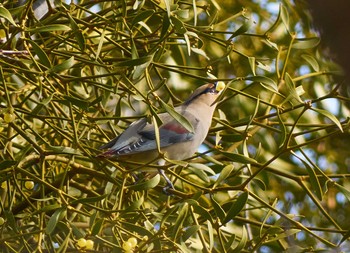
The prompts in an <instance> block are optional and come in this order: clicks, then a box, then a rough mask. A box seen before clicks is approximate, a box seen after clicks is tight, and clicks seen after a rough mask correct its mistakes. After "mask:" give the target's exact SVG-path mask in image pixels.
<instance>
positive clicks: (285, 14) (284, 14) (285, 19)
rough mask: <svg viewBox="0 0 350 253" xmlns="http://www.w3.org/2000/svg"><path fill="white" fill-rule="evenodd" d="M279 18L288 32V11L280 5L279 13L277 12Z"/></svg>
mask: <svg viewBox="0 0 350 253" xmlns="http://www.w3.org/2000/svg"><path fill="white" fill-rule="evenodd" d="M279 17H280V18H281V20H282V23H283V24H284V26H285V27H286V29H287V31H288V32H289V31H290V27H289V14H288V10H287V8H286V7H285V6H284V5H282V4H280V11H279Z"/></svg>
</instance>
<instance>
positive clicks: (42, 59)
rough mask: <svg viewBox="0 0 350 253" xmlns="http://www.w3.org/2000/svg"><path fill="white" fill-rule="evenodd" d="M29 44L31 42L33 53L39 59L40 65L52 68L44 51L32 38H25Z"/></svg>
mask: <svg viewBox="0 0 350 253" xmlns="http://www.w3.org/2000/svg"><path fill="white" fill-rule="evenodd" d="M27 42H29V44H31V46H32V48H33V50H34V52H35V54H36V55H37V56H38V57H39V61H40V63H41V64H42V65H44V66H45V67H47V68H48V69H50V68H52V65H51V62H50V60H49V57H48V56H47V54H46V53H45V51H44V50H43V49H42V48H41V47H40V46H39V45H38V44H36V43H35V42H34V41H33V40H27Z"/></svg>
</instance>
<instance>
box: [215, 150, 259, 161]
mask: <svg viewBox="0 0 350 253" xmlns="http://www.w3.org/2000/svg"><path fill="white" fill-rule="evenodd" d="M221 153H222V154H223V155H224V156H226V157H228V158H230V159H231V161H232V162H237V163H243V164H256V163H257V161H256V160H255V159H253V158H250V157H246V156H244V155H241V154H235V153H231V152H225V151H221Z"/></svg>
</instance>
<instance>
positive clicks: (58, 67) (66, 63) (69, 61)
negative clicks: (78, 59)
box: [49, 56, 75, 73]
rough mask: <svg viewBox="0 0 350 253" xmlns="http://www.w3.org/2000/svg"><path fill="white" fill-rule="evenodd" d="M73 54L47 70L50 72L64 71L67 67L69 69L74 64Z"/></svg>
mask: <svg viewBox="0 0 350 253" xmlns="http://www.w3.org/2000/svg"><path fill="white" fill-rule="evenodd" d="M74 62H75V60H74V56H72V57H70V58H69V59H67V60H65V61H63V62H62V63H60V64H57V65H56V66H54V67H52V68H51V69H50V70H49V72H50V73H60V72H62V71H65V70H67V69H70V68H72V67H73V65H74Z"/></svg>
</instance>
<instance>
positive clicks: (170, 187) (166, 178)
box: [159, 170, 175, 195]
mask: <svg viewBox="0 0 350 253" xmlns="http://www.w3.org/2000/svg"><path fill="white" fill-rule="evenodd" d="M159 174H160V175H162V177H163V178H164V179H165V181H166V186H165V187H164V188H163V192H164V194H166V195H172V193H171V192H169V189H171V190H175V188H174V185H173V183H172V182H171V181H170V179H169V178H168V177H167V176H166V175H165V172H164V170H159Z"/></svg>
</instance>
